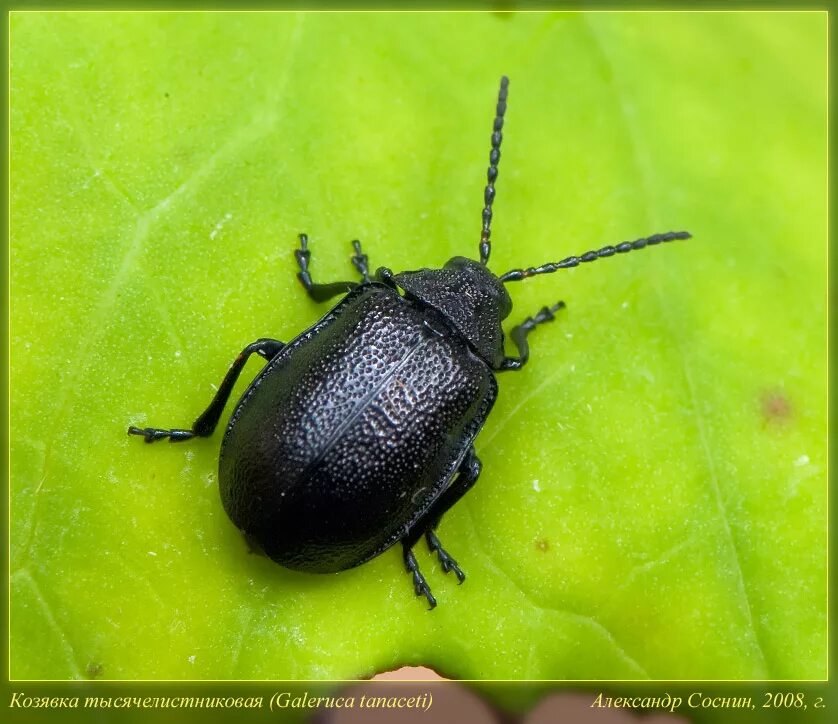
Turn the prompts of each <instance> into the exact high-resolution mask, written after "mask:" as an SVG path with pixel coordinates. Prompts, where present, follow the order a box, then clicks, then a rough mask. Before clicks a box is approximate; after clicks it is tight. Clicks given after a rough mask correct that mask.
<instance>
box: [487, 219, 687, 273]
mask: <svg viewBox="0 0 838 724" xmlns="http://www.w3.org/2000/svg"><path fill="white" fill-rule="evenodd" d="M691 236H692V234H690V232H689V231H667V232H666V233H665V234H654V235H653V236H647V237H646V238H645V239H637V240H636V241H624V242H622V243H621V244H617V245H616V246H603V247H602V249H597V250H596V251H587V252H585V253H584V254H582V255H581V256H569V257H567V259H562V260H561V261H556V262H551V263H550V264H543V265H541V266H537V267H529V268H528V269H513V270H512V271H508V272H506V274H503V275H501V276H500V277H499V279H500V280H501V281H502V282H503V283H504V284H505V283H506V282H518V281H521V279H526V278H528V277H534V276H536V275H537V274H552V273H553V272H554V271H558V270H559V269H570V268H571V267H574V266H579V265H580V264H582V263H583V262H586V261H596V260H597V259H603V258H605V257H607V256H614V254H625V253H627V252H629V251H637V250H638V249H645V248H646V247H647V246H654V245H655V244H660V243H662V242H664V241H675V240H676V239H689V238H690V237H691Z"/></svg>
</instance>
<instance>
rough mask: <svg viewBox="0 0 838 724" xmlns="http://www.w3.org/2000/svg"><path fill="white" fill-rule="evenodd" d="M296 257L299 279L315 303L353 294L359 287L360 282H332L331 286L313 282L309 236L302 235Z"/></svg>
mask: <svg viewBox="0 0 838 724" xmlns="http://www.w3.org/2000/svg"><path fill="white" fill-rule="evenodd" d="M294 257H295V258H296V259H297V266H299V267H300V271H298V272H297V278H298V279H299V280H300V281H301V282H302V283H303V286H304V287H305V290H306V292H308V295H309V296H310V297H311V298H312V299H313V300H314V301H315V302H325V301H327V300H329V299H331V298H332V297H336V296H338V295H339V294H346V292H351V291H352V290H353V289H354V288H355V287H357V286H358V282H332V283H331V284H315V283H314V282H313V281H312V280H311V274H310V273H309V271H308V265H309V261H310V260H311V252H310V251H309V250H308V236H306V235H305V234H300V248H299V249H295V250H294Z"/></svg>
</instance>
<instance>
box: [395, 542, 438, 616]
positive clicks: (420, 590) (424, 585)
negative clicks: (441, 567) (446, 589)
mask: <svg viewBox="0 0 838 724" xmlns="http://www.w3.org/2000/svg"><path fill="white" fill-rule="evenodd" d="M402 546H403V548H402V550H403V553H404V567H405V568H407V572H408V573H412V574H413V590H414V591H416V595H417V596H424V597H425V598H427V599H428V603H429V604H430V608H435V607H436V599H435V598H434V594H432V593H431V589H430V587H429V586H428V582H427V581H426V580H425V576H423V575H422V573H421V572H420V571H419V564H418V563H417V562H416V556H414V555H413V551H412V550H411V549H410V546H409V545H408V544H407V542H406V541H402Z"/></svg>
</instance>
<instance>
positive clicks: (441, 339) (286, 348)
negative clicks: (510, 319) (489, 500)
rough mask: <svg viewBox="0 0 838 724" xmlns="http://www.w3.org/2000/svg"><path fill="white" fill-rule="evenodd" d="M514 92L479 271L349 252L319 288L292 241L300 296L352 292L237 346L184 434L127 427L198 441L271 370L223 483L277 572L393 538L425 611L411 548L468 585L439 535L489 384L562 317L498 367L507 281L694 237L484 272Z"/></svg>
mask: <svg viewBox="0 0 838 724" xmlns="http://www.w3.org/2000/svg"><path fill="white" fill-rule="evenodd" d="M508 85H509V80H508V79H507V78H506V77H503V78H501V82H500V92H499V94H498V101H497V110H496V115H495V120H494V125H493V131H492V141H491V151H490V154H489V170H488V184H487V186H486V189H485V192H484V201H485V205H484V208H483V230H482V233H481V236H480V245H479V252H480V261H479V262H477V261H474V260H471V259H466V258H464V257H454V258H453V259H451V260H450V261H449V262H448V263H446V264H445V266H444V267H443V268H442V269H420V270H418V271H410V272H402V273H401V274H394V273H393V272H392V271H391V270H390V269H387V268H386V267H382V268H380V269H378V270H377V271H376V272H375V275H374V277H373V278H371V277H370V275H369V272H368V269H367V257H366V255H365V254H363V253H362V251H361V245H360V243H359V242H358V241H354V242H353V247H354V249H355V254H354V256H353V257H352V263H353V265H354V267H355V269H357V271H358V273H359V274H360V275H361V278H362V280H361V281H360V282H352V281H347V282H334V283H331V284H317V283H315V282H313V281H312V279H311V274H310V273H309V259H310V252H309V249H308V238H307V237H306V235H305V234H300V248H299V249H297V250H296V251H295V256H296V259H297V263H298V265H299V269H300V270H299V272H298V274H297V276H298V277H299V279H300V281H301V282H302V284H303V286H304V287H305V289H306V291H307V292H308V295H309V296H310V297H311V298H312V299H313V300H315V301H317V302H324V301H326V300H328V299H331V298H332V297H334V296H337V295H339V294H344V293H347V292H348V294H347V296H346V297H345V298H344V299H343V300H342V301H341V302H340V303H339V304H338V305H337V306H336V307H335V308H334V309H332V310H331V311H330V312H329V313H328V314H327V315H326V316H325V317H323V319H321V320H320V321H319V322H317V324H315V325H314V326H313V327H311V328H310V329H308V330H306V331H305V332H303V333H302V334H301V335H299V336H298V337H296V338H295V339H293V340H292V341H290V342H288V343H284V342H280V341H278V340H275V339H259V340H257V341H256V342H254V343H253V344H250V345H248V346H247V347H245V348H244V349H243V350H242V352H241V354H240V355H239V356H238V357H237V358H236V360H235V362H233V365H232V367H230V370H229V371H228V372H227V375H226V376H225V377H224V380H223V381H222V383H221V386H220V387H219V389H218V392H217V393H216V395H215V397H214V398H213V400H212V402H211V403H210V405H209V407H208V408H207V409H206V410H205V411H204V413H203V414H202V415H201V416H200V417H199V418H198V419H197V420H196V421H195V424H194V425H192V428H191V429H189V430H180V429H172V430H164V429H159V428H143V429H140V428H137V427H130V428H129V429H128V432H129V434H131V435H142V436H143V437H144V438H145V441H146V442H154V441H155V440H161V439H163V438H168V439H169V440H170V441H172V442H175V441H181V440H188V439H189V438H191V437H195V436H200V437H207V436H209V435H211V434H212V432H213V431H214V430H215V427H216V425H217V424H218V420H219V418H220V416H221V412H222V410H223V408H224V405H225V404H226V402H227V399H228V398H229V396H230V392H231V391H232V389H233V385H234V384H235V382H236V380H237V378H238V376H239V373H240V372H241V370H242V368H243V367H244V364H245V362H246V361H247V359H248V358H249V357H250V355H252V354H254V353H256V354H258V355H260V356H262V357H264V358H265V359H266V360H268V364H267V365H265V367H264V368H263V369H262V371H261V372H260V373H259V375H258V376H257V377H256V379H254V380H253V382H252V383H251V384H250V386H249V387H248V388H247V391H246V392H245V393H244V395H243V396H242V398H241V400H239V403H238V405H237V406H236V409H235V411H234V412H233V415H232V417H231V418H230V422H229V424H228V425H227V431H226V433H225V435H224V440H223V442H222V443H221V455H220V461H219V472H218V481H219V487H220V489H221V500H222V502H223V504H224V509H225V510H226V511H227V514H228V515H229V516H230V519H231V520H232V521H233V523H235V524H236V526H238V528H239V529H241V530H242V531H243V532H244V534H245V535H246V536H247V538H248V539H249V540H250V541H251V542H253V543H255V544H256V545H258V546H259V547H260V548H261V549H262V550H264V552H265V553H266V554H267V555H268V556H270V558H272V559H273V560H274V561H276V562H277V563H279V564H281V565H283V566H285V567H287V568H293V569H296V570H300V571H309V572H316V573H329V572H336V571H342V570H345V569H347V568H353V567H354V566H358V565H360V564H362V563H364V562H366V561H368V560H370V559H371V558H374V557H375V556H377V555H379V554H380V553H383V552H384V551H385V550H387V549H388V548H390V546H392V545H394V544H395V543H398V542H401V544H402V548H403V555H404V564H405V566H406V567H407V570H408V572H409V573H411V574H412V576H413V585H414V589H415V591H416V595H417V596H420V595H424V596H425V597H426V598H427V599H428V602H429V604H430V606H431V608H433V607H434V606H435V605H436V600H435V599H434V597H433V595H432V594H431V590H430V588H429V587H428V584H427V582H426V581H425V578H424V577H423V576H422V574H421V572H420V571H419V566H418V564H417V562H416V558H415V556H414V554H413V550H412V549H413V546H414V545H415V543H416V542H417V541H418V540H419V538H421V537H422V536H424V537H425V539H426V540H427V542H428V546H429V547H430V549H431V551H432V552H434V551H435V552H436V554H437V555H438V556H439V560H440V563H441V566H442V570H443V571H445V572H446V573H448V572H450V571H453V572H454V574H455V575H456V576H457V578H458V579H459V581H460V582H461V583H462V581H463V580H464V579H465V575H464V574H463V572H462V571H461V570H460V568H459V566H458V565H457V562H456V561H455V560H454V559H453V558H452V557H451V556H450V555H449V554H448V553H447V552H446V551H445V549H444V548H443V547H442V545H441V544H440V541H439V538H437V536H436V533H435V532H434V531H435V529H436V527H437V525H438V524H439V521H440V519H441V518H442V516H443V515H444V514H445V512H446V511H447V510H448V509H449V508H451V506H452V505H454V504H455V503H456V502H457V501H458V500H459V499H460V498H461V497H462V496H463V495H464V494H465V493H466V492H467V491H468V490H469V488H471V486H472V485H474V483H475V482H476V481H477V478H478V476H479V475H480V469H481V464H480V460H479V459H478V457H477V455H476V454H475V451H474V439H475V437H476V436H477V433H478V432H480V429H481V427H483V423H484V422H485V421H486V417H487V415H488V414H489V411H490V410H491V409H492V405H493V404H494V401H495V397H496V396H497V382H496V380H495V372H503V371H506V370H519V369H521V368H522V367H523V366H524V365H525V364H526V363H527V360H528V358H529V346H528V344H527V335H528V334H529V333H530V332H531V331H532V330H533V329H535V327H536V326H537V325H539V324H542V323H543V322H548V321H551V320H552V319H553V318H554V312H556V311H557V310H558V309H560V308H561V307H563V306H564V304H563V302H559V303H558V304H556V305H554V306H552V307H544V308H542V309H541V311H540V312H539V313H538V314H536V315H535V316H534V317H528V318H527V319H526V320H525V321H524V322H523V323H522V324H520V325H518V326H517V327H514V328H513V329H512V330H511V333H510V336H511V338H512V342H513V344H514V345H515V346H516V347H517V350H518V355H517V356H513V357H510V356H507V355H506V354H505V352H504V334H503V329H502V327H501V323H502V321H503V320H504V319H505V318H506V317H507V316H508V315H509V313H510V312H511V311H512V301H511V299H510V297H509V294H508V293H507V291H506V288H505V287H504V284H506V283H507V282H513V281H519V280H521V279H525V278H527V277H532V276H535V275H537V274H549V273H551V272H554V271H557V270H559V269H566V268H569V267H574V266H577V265H578V264H580V263H582V262H589V261H594V260H596V259H601V258H603V257H607V256H613V255H614V254H621V253H625V252H629V251H633V250H635V249H643V248H644V247H646V246H651V245H653V244H658V243H661V242H666V241H672V240H674V239H687V238H689V237H690V234H689V233H687V232H685V231H676V232H668V233H665V234H656V235H654V236H650V237H647V238H644V239H637V240H636V241H626V242H623V243H621V244H617V245H615V246H606V247H603V248H602V249H599V250H597V251H589V252H587V253H585V254H582V255H581V256H571V257H568V258H566V259H563V260H562V261H559V262H555V263H550V264H544V265H543V266H539V267H530V268H527V269H513V270H512V271H508V272H506V273H505V274H502V275H500V276H495V275H494V274H493V273H492V272H491V271H489V269H488V267H487V262H488V261H489V252H490V250H491V245H490V241H489V237H490V233H491V221H492V202H493V200H494V197H495V186H494V184H495V181H496V179H497V176H498V162H499V160H500V146H501V139H502V134H501V131H502V129H503V118H504V113H505V111H506V95H507V88H508Z"/></svg>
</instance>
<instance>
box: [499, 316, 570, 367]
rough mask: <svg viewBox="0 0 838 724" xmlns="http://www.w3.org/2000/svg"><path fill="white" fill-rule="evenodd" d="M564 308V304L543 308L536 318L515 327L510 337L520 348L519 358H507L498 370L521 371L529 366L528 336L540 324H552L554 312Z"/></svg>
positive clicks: (529, 318)
mask: <svg viewBox="0 0 838 724" xmlns="http://www.w3.org/2000/svg"><path fill="white" fill-rule="evenodd" d="M564 307H565V303H564V302H559V303H558V304H554V305H553V306H552V307H542V308H541V311H540V312H539V313H538V314H536V315H535V316H534V317H527V318H526V319H525V320H524V321H523V322H522V323H521V324H519V325H518V326H517V327H513V328H512V331H511V332H510V333H509V336H510V338H511V339H512V342H513V343H514V344H515V346H516V347H517V348H518V356H517V357H505V358H504V359H503V361H502V362H501V363H500V366H499V367H498V368H497V369H498V372H504V371H506V370H519V369H521V368H522V367H523V366H524V365H525V364H527V360H529V358H530V345H529V343H528V342H527V335H528V334H529V333H530V332H532V331H533V330H534V329H535V328H536V327H537V326H538V325H539V324H544V323H545V322H552V321H553V320H554V319H555V318H556V317H555V315H554V312H558V311H559V310H560V309H564Z"/></svg>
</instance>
